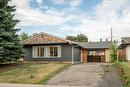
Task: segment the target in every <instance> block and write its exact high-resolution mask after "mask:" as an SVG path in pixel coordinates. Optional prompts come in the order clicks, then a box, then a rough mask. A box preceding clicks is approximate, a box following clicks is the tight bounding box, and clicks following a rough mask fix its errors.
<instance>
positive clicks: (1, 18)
mask: <svg viewBox="0 0 130 87" xmlns="http://www.w3.org/2000/svg"><path fill="white" fill-rule="evenodd" d="M9 1H10V0H0V64H5V63H15V62H17V61H18V60H19V58H20V57H22V56H23V49H22V45H21V44H20V39H19V36H18V34H17V32H18V31H19V30H20V29H15V26H16V24H17V23H18V22H19V20H15V19H14V14H13V12H14V11H15V10H16V9H15V6H9V4H8V3H9Z"/></svg>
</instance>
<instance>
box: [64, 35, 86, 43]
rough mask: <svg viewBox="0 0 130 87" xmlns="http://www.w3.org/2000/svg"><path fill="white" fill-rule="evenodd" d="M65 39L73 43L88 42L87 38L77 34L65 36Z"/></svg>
mask: <svg viewBox="0 0 130 87" xmlns="http://www.w3.org/2000/svg"><path fill="white" fill-rule="evenodd" d="M66 39H67V40H71V41H75V42H88V37H87V36H86V35H84V34H78V35H77V36H66Z"/></svg>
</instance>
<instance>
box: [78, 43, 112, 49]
mask: <svg viewBox="0 0 130 87" xmlns="http://www.w3.org/2000/svg"><path fill="white" fill-rule="evenodd" d="M110 44H111V42H82V43H79V45H81V46H82V47H84V48H88V49H96V48H97V49H98V48H99V49H103V48H110Z"/></svg>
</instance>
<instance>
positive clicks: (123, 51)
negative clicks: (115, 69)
mask: <svg viewBox="0 0 130 87" xmlns="http://www.w3.org/2000/svg"><path fill="white" fill-rule="evenodd" d="M121 42H122V43H121V44H120V46H119V50H118V58H121V57H122V59H124V58H125V60H127V61H130V37H122V38H121Z"/></svg>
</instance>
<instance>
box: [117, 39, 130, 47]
mask: <svg viewBox="0 0 130 87" xmlns="http://www.w3.org/2000/svg"><path fill="white" fill-rule="evenodd" d="M127 45H130V37H122V38H121V44H120V45H119V47H118V48H119V49H122V48H125V47H126V46H127Z"/></svg>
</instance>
